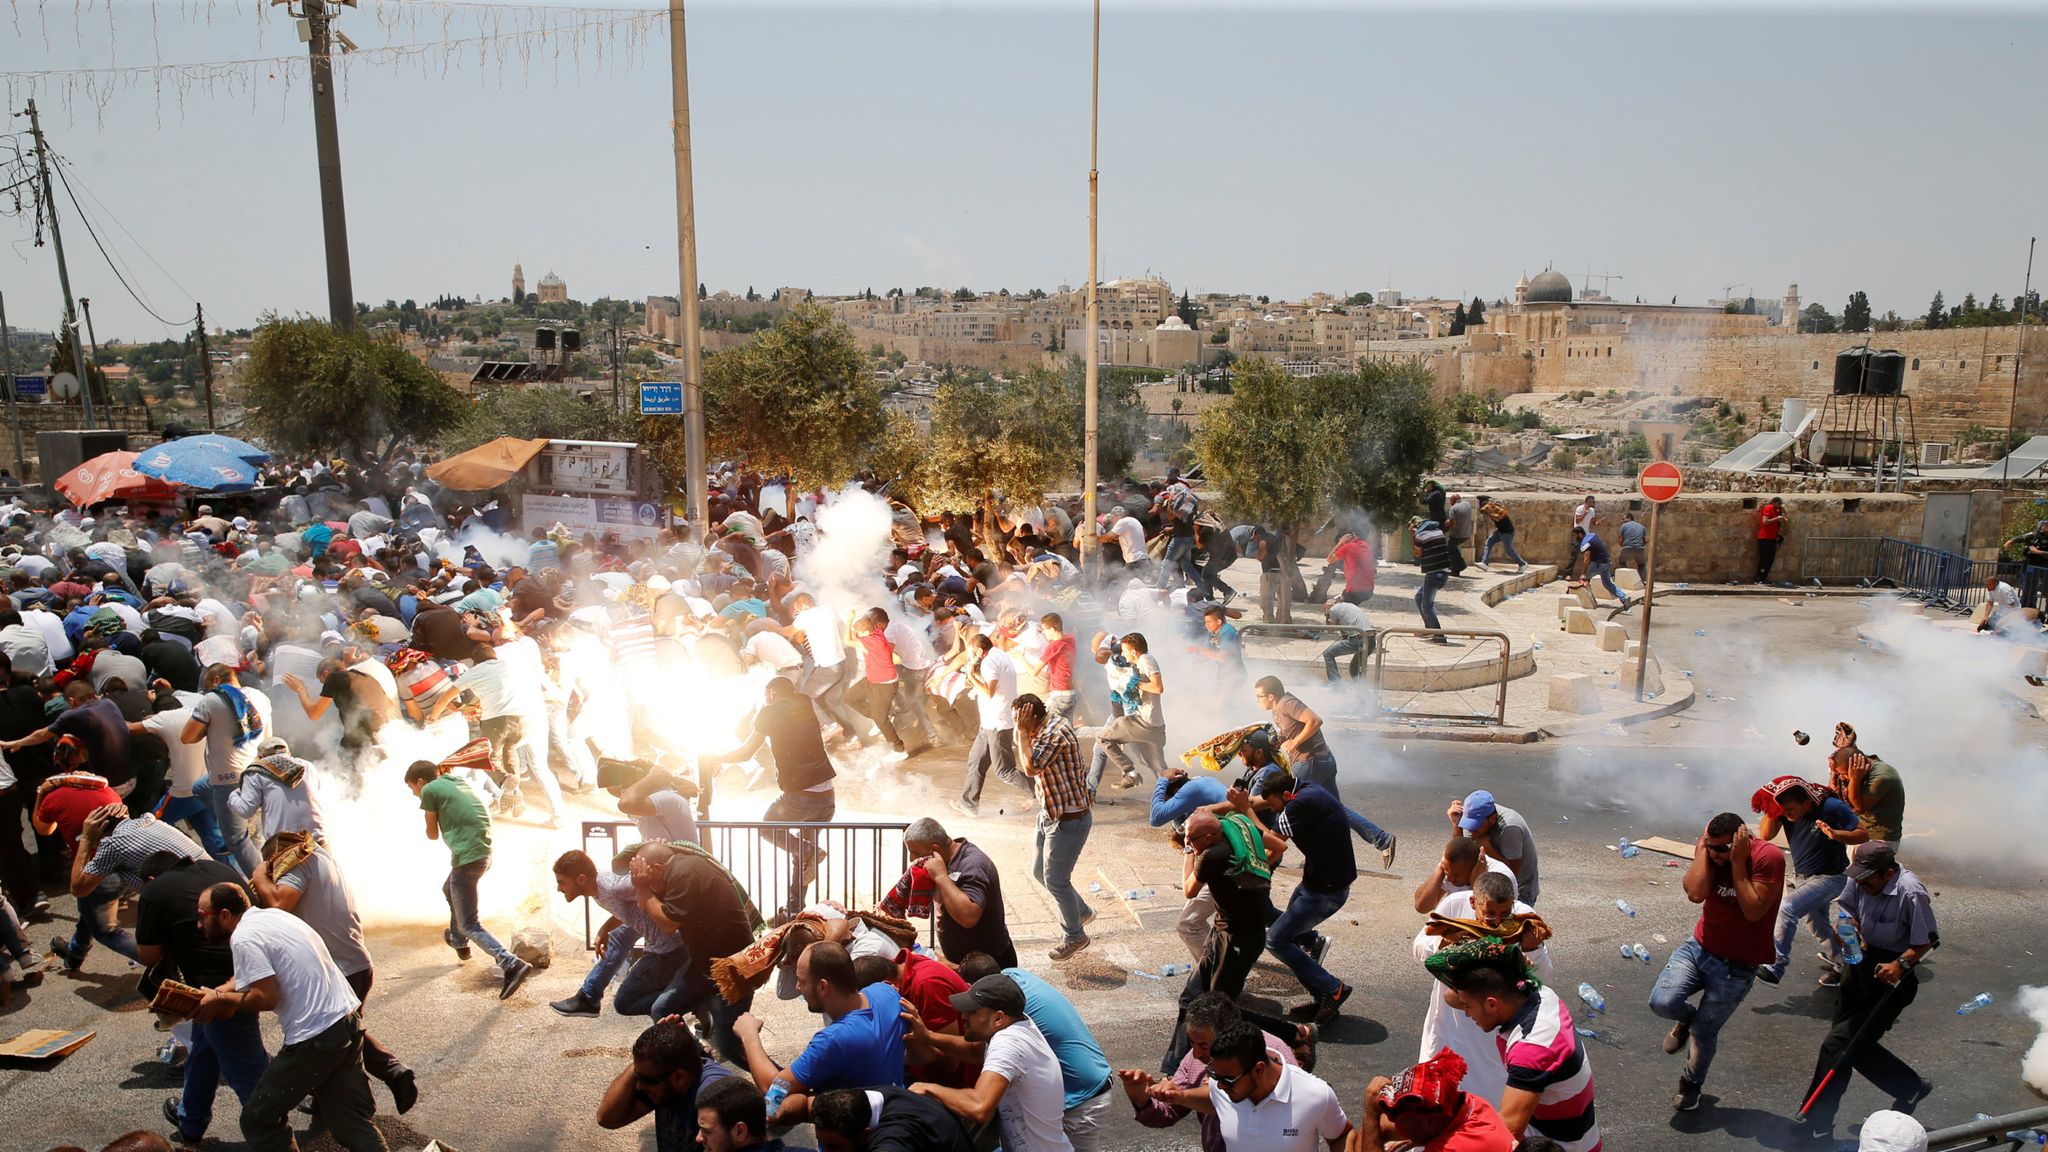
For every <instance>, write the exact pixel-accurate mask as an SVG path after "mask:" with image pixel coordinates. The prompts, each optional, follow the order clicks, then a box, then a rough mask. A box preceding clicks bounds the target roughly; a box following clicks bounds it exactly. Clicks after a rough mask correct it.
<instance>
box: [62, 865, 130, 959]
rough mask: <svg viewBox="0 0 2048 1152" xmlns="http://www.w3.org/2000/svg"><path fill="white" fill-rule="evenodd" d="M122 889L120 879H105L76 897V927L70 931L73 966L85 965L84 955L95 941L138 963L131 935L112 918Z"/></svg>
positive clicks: (119, 900) (117, 906) (119, 901)
mask: <svg viewBox="0 0 2048 1152" xmlns="http://www.w3.org/2000/svg"><path fill="white" fill-rule="evenodd" d="M122 888H123V885H122V883H121V881H120V880H118V879H116V878H114V877H112V876H109V877H107V878H106V879H104V880H102V881H100V883H99V887H97V888H94V889H93V890H92V891H90V892H87V893H86V894H85V895H83V896H80V897H79V898H78V927H77V928H75V929H73V930H72V932H71V960H72V962H73V963H75V964H83V963H85V954H86V953H87V952H90V951H91V950H92V942H93V941H95V940H97V941H99V942H100V943H102V944H105V945H106V946H107V947H109V948H112V949H113V950H114V951H116V952H118V953H120V954H121V955H123V956H126V957H127V958H128V959H130V960H134V961H135V962H136V963H138V964H139V963H141V960H140V959H138V958H137V956H136V955H135V934H134V933H132V932H130V931H128V930H127V929H126V928H123V927H121V926H120V924H119V922H117V921H116V920H115V919H114V913H115V910H116V909H117V908H119V907H120V904H121V891H122Z"/></svg>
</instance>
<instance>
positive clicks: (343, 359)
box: [242, 315, 466, 456]
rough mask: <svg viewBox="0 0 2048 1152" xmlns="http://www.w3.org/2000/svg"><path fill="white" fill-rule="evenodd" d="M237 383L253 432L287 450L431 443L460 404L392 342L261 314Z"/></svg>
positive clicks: (362, 450) (367, 449)
mask: <svg viewBox="0 0 2048 1152" xmlns="http://www.w3.org/2000/svg"><path fill="white" fill-rule="evenodd" d="M242 382H243V384H244V385H245V387H246V390H247V395H248V402H249V407H250V409H251V411H252V413H253V415H254V419H255V421H256V426H257V428H258V429H259V430H261V432H262V433H263V435H264V436H265V437H266V438H268V439H269V441H270V442H271V443H272V444H274V445H275V446H277V447H278V448H280V449H282V450H284V451H286V452H330V451H332V452H339V453H343V454H349V455H355V456H362V455H366V454H370V453H379V454H381V453H383V452H386V451H388V450H389V449H390V448H391V447H392V446H394V445H396V444H398V443H399V442H401V441H405V440H431V439H433V438H434V437H436V436H438V435H439V434H440V433H441V432H443V431H444V430H446V429H447V428H449V427H450V426H451V425H453V424H454V423H455V421H456V420H457V419H458V418H459V417H460V416H461V415H462V412H463V409H464V406H465V404H466V402H465V400H464V399H463V397H462V395H461V394H460V393H458V392H456V391H455V389H453V388H451V387H449V386H448V384H447V383H446V382H445V381H443V380H442V379H441V377H440V374H439V373H437V372H435V371H434V370H432V369H430V368H428V367H427V366H426V365H425V364H422V363H420V361H419V360H417V359H415V358H414V357H413V356H412V355H411V354H410V353H408V352H406V351H405V349H404V348H402V347H400V346H399V344H398V342H397V341H396V340H388V339H379V338H375V337H372V336H370V335H368V334H366V333H365V332H363V330H362V329H360V328H356V329H351V330H349V331H347V332H336V331H335V330H334V329H333V328H332V327H330V326H329V325H328V324H327V322H326V321H324V320H315V319H312V318H309V317H300V318H297V319H292V320H285V319H280V318H279V317H277V316H275V315H266V316H265V317H264V318H263V324H262V326H261V327H260V328H258V329H257V330H256V336H255V339H254V340H253V341H251V343H250V345H249V358H248V362H247V364H246V365H245V366H244V367H243V370H242Z"/></svg>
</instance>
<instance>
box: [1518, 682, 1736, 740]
mask: <svg viewBox="0 0 2048 1152" xmlns="http://www.w3.org/2000/svg"><path fill="white" fill-rule="evenodd" d="M1698 698H1699V697H1698V694H1697V693H1695V692H1694V691H1693V687H1692V681H1691V680H1689V679H1688V680H1687V681H1686V682H1685V691H1684V692H1683V693H1682V694H1680V695H1678V696H1675V697H1673V698H1672V699H1670V700H1667V701H1664V702H1662V703H1659V704H1658V705H1657V706H1656V707H1655V708H1651V709H1649V710H1648V711H1645V712H1632V713H1629V714H1627V715H1625V716H1616V717H1612V718H1610V717H1608V716H1607V715H1605V714H1604V713H1603V714H1601V715H1599V716H1587V717H1585V718H1583V719H1579V720H1569V721H1566V722H1564V723H1561V724H1555V725H1550V726H1547V727H1544V728H1539V729H1537V731H1538V732H1540V733H1542V734H1543V735H1545V736H1549V737H1551V738H1553V739H1558V738H1562V737H1565V736H1583V735H1586V734H1587V733H1589V732H1598V731H1599V730H1601V729H1602V728H1605V727H1607V726H1608V725H1609V724H1619V725H1621V726H1622V727H1624V728H1626V727H1628V726H1629V725H1631V724H1647V723H1649V722H1650V721H1652V720H1662V719H1664V718H1665V717H1666V716H1675V715H1677V714H1678V713H1680V712H1683V711H1685V710H1686V709H1688V708H1690V707H1692V706H1693V702H1694V701H1695V700H1697V699H1698Z"/></svg>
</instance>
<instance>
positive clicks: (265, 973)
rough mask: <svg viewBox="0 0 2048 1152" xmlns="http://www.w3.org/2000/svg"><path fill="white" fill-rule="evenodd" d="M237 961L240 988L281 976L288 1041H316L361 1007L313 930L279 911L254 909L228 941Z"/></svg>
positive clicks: (280, 1015) (280, 1007)
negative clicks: (335, 1023)
mask: <svg viewBox="0 0 2048 1152" xmlns="http://www.w3.org/2000/svg"><path fill="white" fill-rule="evenodd" d="M228 948H229V950H230V951H231V952H233V953H234V957H235V987H236V988H237V989H241V990H245V991H246V990H247V989H248V988H249V987H250V986H251V985H253V984H255V983H256V982H257V981H258V980H262V979H264V978H265V977H269V976H275V977H277V993H278V995H277V1019H278V1023H280V1024H282V1025H283V1026H284V1042H285V1043H287V1044H297V1043H299V1042H300V1041H302V1040H311V1039H312V1038H313V1037H315V1036H318V1035H319V1034H320V1033H322V1032H325V1031H327V1030H328V1029H329V1028H332V1027H333V1026H334V1022H335V1021H337V1020H339V1019H341V1018H342V1017H343V1016H346V1015H348V1014H349V1013H351V1012H353V1011H355V1010H356V1009H358V1008H360V1007H362V1001H360V1000H358V999H356V994H355V993H354V992H353V991H351V990H350V989H349V986H348V979H347V978H346V977H344V976H343V975H342V974H341V969H339V968H337V967H335V966H334V960H333V958H332V957H330V956H328V954H327V945H325V944H323V943H321V942H320V934H319V933H317V932H315V931H313V928H312V926H311V925H309V924H307V923H306V922H305V921H304V920H301V919H299V918H298V917H297V916H294V915H292V914H291V913H289V912H285V911H282V910H280V909H277V908H251V909H249V910H248V911H247V912H244V913H243V914H242V922H241V923H240V924H237V925H235V934H234V936H232V937H231V938H229V941H228Z"/></svg>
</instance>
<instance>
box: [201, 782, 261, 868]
mask: <svg viewBox="0 0 2048 1152" xmlns="http://www.w3.org/2000/svg"><path fill="white" fill-rule="evenodd" d="M202 792H204V793H205V796H206V804H207V807H209V808H211V809H213V822H214V823H215V824H217V825H219V827H220V838H221V842H222V843H223V844H225V845H226V846H227V853H228V855H229V856H231V857H233V859H234V865H235V867H237V868H239V869H241V871H242V875H244V876H250V875H254V874H255V872H256V866H257V865H259V864H261V863H263V857H262V855H261V854H260V853H258V852H257V851H256V845H254V844H251V843H250V842H249V822H248V821H247V820H244V819H242V818H241V817H240V816H237V815H235V811H234V809H232V808H229V807H228V797H230V796H233V795H234V794H235V790H234V789H233V788H232V787H221V788H216V787H215V786H214V785H213V782H212V781H210V780H201V781H200V782H199V783H197V784H194V785H193V786H192V795H194V796H198V795H200V794H201V793H202Z"/></svg>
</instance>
